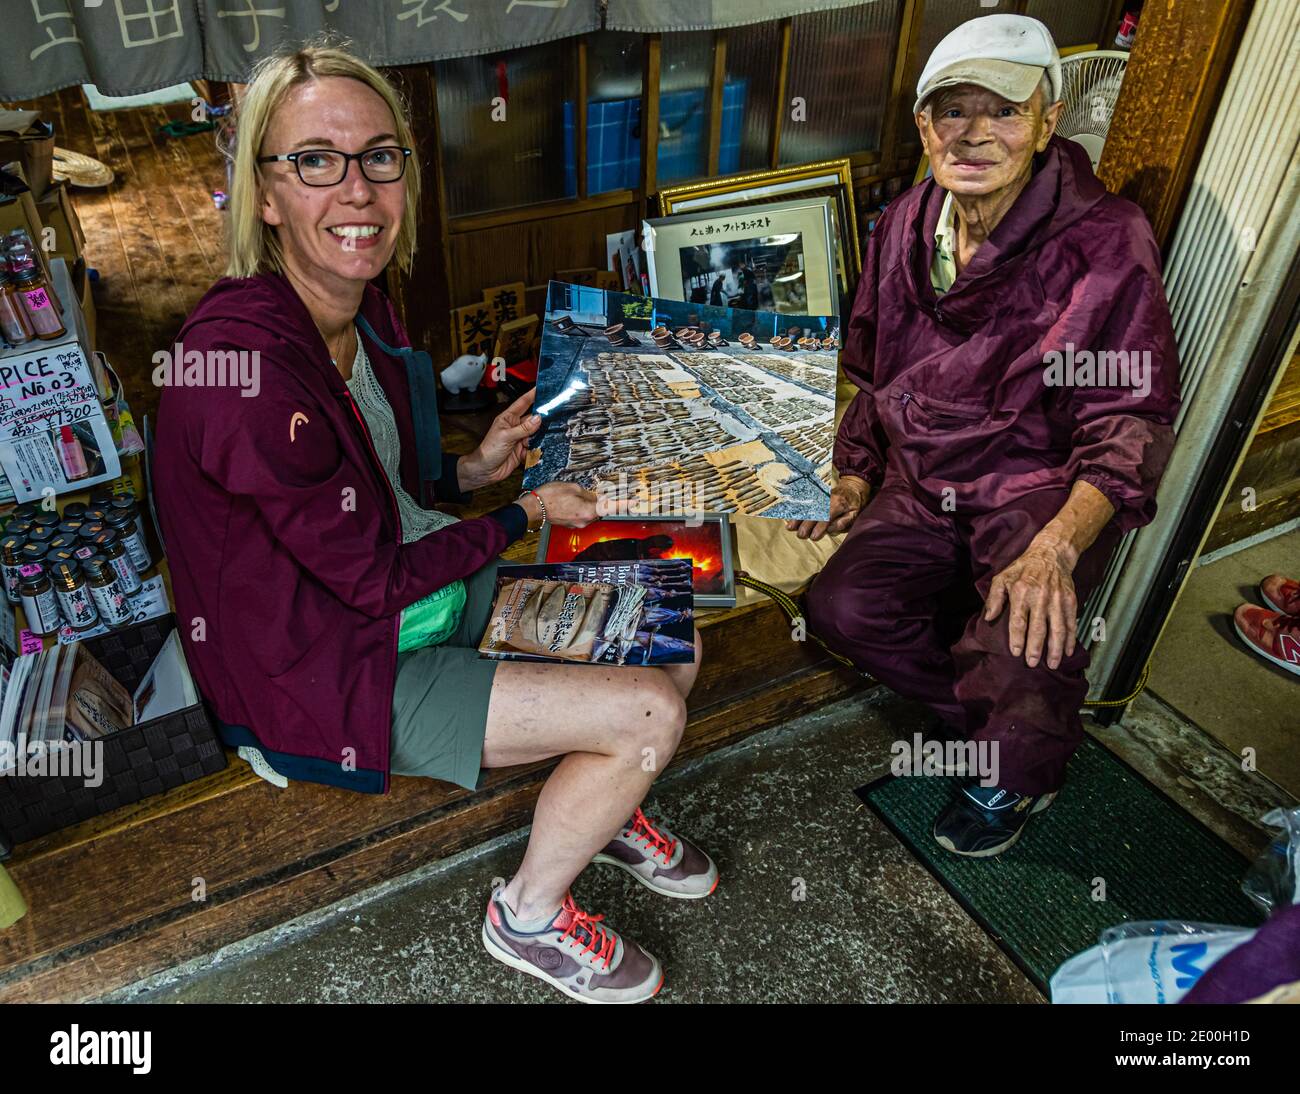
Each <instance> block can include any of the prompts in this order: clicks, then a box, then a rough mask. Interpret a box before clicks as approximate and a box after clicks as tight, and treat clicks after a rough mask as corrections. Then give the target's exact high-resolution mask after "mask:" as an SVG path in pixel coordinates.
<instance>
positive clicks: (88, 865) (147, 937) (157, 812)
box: [0, 602, 862, 1002]
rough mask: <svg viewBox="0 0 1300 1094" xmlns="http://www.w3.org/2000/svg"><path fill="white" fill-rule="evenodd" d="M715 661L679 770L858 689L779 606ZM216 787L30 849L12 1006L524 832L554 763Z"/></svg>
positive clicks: (731, 628) (744, 623) (190, 788)
mask: <svg viewBox="0 0 1300 1094" xmlns="http://www.w3.org/2000/svg"><path fill="white" fill-rule="evenodd" d="M700 623H701V631H702V633H703V640H704V644H705V651H706V653H705V659H704V665H703V667H702V670H701V673H700V678H699V681H698V683H697V686H696V689H695V691H694V692H693V694H692V696H691V702H690V704H689V708H690V721H689V724H688V726H687V730H686V734H685V736H684V738H683V741H682V744H681V747H680V748H679V750H678V753H677V756H676V757H675V759H674V761H673V762H674V763H680V762H682V761H683V760H686V759H690V758H692V757H696V756H700V755H703V754H705V753H707V752H710V751H712V750H714V749H717V748H720V747H723V746H725V745H727V744H729V743H732V742H734V741H738V740H741V739H743V738H744V737H746V736H748V735H750V734H752V733H754V732H757V731H758V730H761V729H765V728H768V727H770V726H773V725H777V724H779V723H781V722H783V721H785V720H787V719H789V718H792V717H795V716H797V715H799V714H803V713H805V712H807V711H809V710H813V709H815V708H817V707H818V706H821V705H823V704H825V703H827V702H830V701H833V700H835V699H838V698H840V697H842V696H845V695H847V694H849V693H851V692H853V691H855V690H859V689H861V688H862V682H861V680H860V679H859V678H858V677H857V676H856V675H855V674H853V673H849V672H845V671H844V670H843V669H841V668H839V667H837V666H835V665H834V663H833V662H830V661H829V660H828V659H827V658H826V657H825V655H824V654H823V653H822V651H821V650H820V648H819V647H817V646H815V645H814V644H812V643H801V642H793V641H791V638H790V631H789V627H788V625H787V623H786V621H785V618H784V617H783V616H782V615H781V614H780V612H779V611H778V610H777V609H776V608H775V606H774V605H772V604H770V603H766V602H765V603H762V604H756V605H750V606H747V607H742V608H738V609H733V610H731V611H724V612H713V613H708V614H706V615H702V617H701V621H700ZM231 759H232V762H231V766H230V767H229V768H227V769H226V770H225V771H223V772H220V773H218V774H216V775H213V776H211V777H209V778H206V779H203V780H200V781H198V782H195V783H191V784H188V785H186V786H184V787H180V788H178V789H177V790H175V791H172V792H171V793H168V794H165V795H160V796H158V797H156V798H151V799H149V800H148V801H146V802H141V803H139V804H138V805H137V806H135V807H131V808H128V809H122V810H118V811H116V812H114V813H112V814H108V815H105V816H102V817H97V818H94V819H93V820H90V821H87V822H85V823H83V824H81V825H77V826H75V827H74V828H69V829H65V830H63V831H61V832H55V833H51V834H50V835H48V836H46V837H43V838H42V839H39V840H35V841H33V842H31V843H29V844H23V845H21V846H20V847H19V848H18V849H17V851H16V853H15V856H14V858H13V859H12V860H11V861H10V862H9V863H8V864H7V868H8V870H9V872H10V874H11V875H12V876H13V878H14V880H15V881H16V882H17V883H18V885H19V887H20V888H21V889H22V891H23V892H24V893H25V894H26V895H27V898H28V903H29V905H31V910H30V911H29V912H28V914H27V915H26V916H25V917H24V918H23V919H21V920H19V922H18V923H17V924H15V925H14V926H13V927H11V928H10V929H8V930H6V931H4V932H3V933H0V1001H4V1002H7V1001H14V1000H30V1001H38V1000H65V1001H74V1000H82V999H89V998H94V997H95V996H97V995H100V994H102V993H104V992H106V991H109V990H112V989H113V988H115V987H119V986H121V985H123V984H128V983H131V982H133V981H135V980H137V979H139V978H141V977H143V976H147V975H149V974H150V973H153V972H157V971H160V970H162V969H165V968H168V967H170V966H172V965H174V964H176V963H178V962H181V961H185V960H187V959H189V958H191V957H195V956H198V955H200V954H203V953H207V952H211V951H212V950H214V949H216V948H218V947H220V946H223V945H226V944H228V943H230V942H234V941H236V940H238V939H240V938H244V937H246V936H248V935H249V934H252V933H254V932H256V931H260V930H264V929H266V928H269V927H272V926H275V925H276V924H279V923H283V922H285V921H286V920H288V919H291V918H293V917H294V916H297V915H301V914H304V913H306V912H309V911H311V910H313V909H316V908H319V907H322V906H323V905H325V904H328V903H330V902H332V901H335V900H339V899H341V898H343V897H346V896H348V895H349V894H352V893H355V892H358V891H359V890H361V889H364V888H367V887H369V886H372V885H374V884H376V883H378V882H381V881H384V880H386V879H389V878H393V877H397V876H399V875H401V874H404V873H407V872H408V871H410V870H413V869H415V868H416V867H418V866H421V865H424V864H425V863H428V862H432V861H435V860H437V859H439V858H443V857H445V856H447V855H450V854H454V853H455V852H457V851H461V850H463V849H465V848H467V847H472V846H474V845H476V844H478V843H481V842H483V841H484V840H487V839H491V838H492V837H494V836H497V835H499V834H501V833H503V832H508V831H511V830H513V829H516V828H518V827H520V826H521V825H523V824H526V823H527V821H528V818H529V816H530V815H531V810H532V806H533V803H534V801H535V800H536V798H537V794H538V793H539V791H540V789H541V786H542V783H543V782H544V780H545V777H546V774H547V772H548V771H549V769H550V767H551V766H552V763H545V764H534V765H529V766H526V767H516V768H509V769H504V770H500V771H495V772H493V773H492V775H491V777H490V778H489V780H488V782H487V785H486V786H485V787H484V788H482V789H481V790H479V791H477V792H473V793H471V792H469V791H465V790H463V789H461V788H459V787H454V786H450V785H447V784H442V783H435V782H432V781H430V780H427V779H416V778H394V779H393V780H392V790H391V792H390V793H389V794H388V795H360V794H355V793H352V792H350V791H345V790H339V789H335V788H332V787H326V786H320V785H316V784H311V783H291V784H290V786H289V787H288V789H286V790H279V789H277V788H275V787H272V786H271V785H270V784H268V783H266V782H264V781H262V780H261V779H259V778H257V777H256V776H255V775H253V774H252V773H251V770H250V769H249V767H248V766H247V765H246V764H244V763H243V762H242V761H240V760H238V759H236V758H234V757H233V756H232V758H231Z"/></svg>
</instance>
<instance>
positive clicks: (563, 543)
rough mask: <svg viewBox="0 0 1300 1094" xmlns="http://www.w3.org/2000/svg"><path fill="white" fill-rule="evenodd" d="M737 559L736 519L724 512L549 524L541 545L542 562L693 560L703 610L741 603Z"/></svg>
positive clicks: (697, 595)
mask: <svg viewBox="0 0 1300 1094" xmlns="http://www.w3.org/2000/svg"><path fill="white" fill-rule="evenodd" d="M733 557H734V556H733V554H732V547H731V521H730V520H728V519H727V517H726V515H725V514H722V513H710V514H707V515H705V516H704V517H703V518H702V519H700V520H662V519H660V518H646V517H639V516H626V517H604V518H602V519H601V520H598V521H596V522H595V523H594V524H589V525H587V527H586V528H556V527H555V526H554V525H553V524H547V525H546V527H545V528H543V529H542V540H541V543H540V545H539V546H538V548H537V561H538V562H623V561H632V560H639V559H647V558H685V559H690V562H691V576H692V577H693V579H694V581H693V587H694V589H695V606H696V607H697V608H734V607H735V606H736V575H735V570H734V564H733V561H732V560H733Z"/></svg>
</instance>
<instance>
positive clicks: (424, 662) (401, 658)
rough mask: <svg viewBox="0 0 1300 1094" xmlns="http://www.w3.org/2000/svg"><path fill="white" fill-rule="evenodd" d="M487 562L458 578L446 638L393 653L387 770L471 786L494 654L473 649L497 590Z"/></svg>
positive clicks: (478, 776) (493, 568) (475, 782)
mask: <svg viewBox="0 0 1300 1094" xmlns="http://www.w3.org/2000/svg"><path fill="white" fill-rule="evenodd" d="M499 565H501V560H497V561H496V562H489V563H488V564H487V565H486V566H484V567H483V568H482V569H481V570H479V571H477V572H476V573H474V574H472V575H470V576H469V577H467V578H466V579H465V594H466V596H465V612H464V615H463V616H462V617H461V621H460V626H458V627H457V628H456V630H455V631H453V632H452V635H451V637H450V638H448V639H447V641H446V642H443V643H442V644H441V645H437V646H425V647H423V648H421V649H418V650H410V651H408V652H407V653H399V654H398V655H397V682H396V683H395V684H394V685H393V738H392V748H391V753H390V757H389V770H390V771H391V772H392V773H393V774H394V775H424V776H426V777H428V778H430V779H441V780H442V781H443V782H450V783H456V785H458V786H463V787H465V789H466V790H475V789H477V788H478V786H479V783H480V781H481V780H482V776H483V774H484V772H483V771H482V770H481V768H480V761H481V760H482V758H483V738H484V736H485V735H486V733H487V712H488V700H489V699H490V698H491V695H492V678H493V676H494V675H495V674H496V671H497V665H498V664H500V662H498V661H488V660H485V659H483V658H480V657H479V655H478V644H479V642H480V641H481V640H482V638H483V632H484V631H486V630H487V625H488V617H489V616H490V615H491V612H492V599H493V597H494V595H495V594H496V575H497V567H498V566H499Z"/></svg>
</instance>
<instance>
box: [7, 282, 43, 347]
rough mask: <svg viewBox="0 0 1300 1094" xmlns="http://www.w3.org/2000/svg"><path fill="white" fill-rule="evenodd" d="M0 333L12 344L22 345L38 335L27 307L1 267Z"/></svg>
mask: <svg viewBox="0 0 1300 1094" xmlns="http://www.w3.org/2000/svg"><path fill="white" fill-rule="evenodd" d="M0 334H3V335H4V337H5V340H6V341H7V342H9V343H10V344H11V345H15V346H21V345H22V344H23V343H24V342H30V341H31V340H32V339H33V338H35V337H36V332H35V331H33V330H32V324H31V321H30V320H29V319H28V318H27V309H26V308H25V307H23V302H22V300H21V299H20V298H19V296H18V292H17V290H16V289H15V288H14V285H13V282H12V281H11V280H10V279H9V276H8V274H6V273H5V271H4V270H3V269H0Z"/></svg>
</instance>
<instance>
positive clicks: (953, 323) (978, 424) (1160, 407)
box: [787, 15, 1178, 857]
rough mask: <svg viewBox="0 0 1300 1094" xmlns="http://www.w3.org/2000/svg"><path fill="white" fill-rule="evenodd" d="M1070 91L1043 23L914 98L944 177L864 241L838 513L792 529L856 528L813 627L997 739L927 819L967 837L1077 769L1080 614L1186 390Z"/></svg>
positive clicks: (818, 587) (1134, 512)
mask: <svg viewBox="0 0 1300 1094" xmlns="http://www.w3.org/2000/svg"><path fill="white" fill-rule="evenodd" d="M1060 95H1061V68H1060V58H1059V54H1058V53H1057V50H1056V46H1055V44H1054V43H1053V42H1052V38H1051V35H1050V34H1049V32H1048V30H1047V28H1046V27H1045V26H1043V24H1042V23H1040V22H1038V21H1037V20H1035V19H1030V18H1027V17H1024V16H1017V15H990V16H986V17H984V18H981V19H974V20H971V21H970V22H968V23H965V24H964V25H962V26H961V27H959V28H958V29H956V30H955V31H953V32H952V33H951V34H949V35H948V36H947V37H946V38H945V39H944V40H943V41H942V42H940V43H939V45H938V46H937V47H936V48H935V51H934V53H933V54H932V55H931V57H930V59H929V62H928V63H927V64H926V66H925V69H924V71H923V72H922V74H921V79H920V82H919V84H918V87H917V96H918V97H917V101H916V106H915V114H916V125H917V128H918V129H919V130H920V134H921V141H922V143H923V145H924V147H925V151H926V154H927V155H928V156H929V159H930V164H931V167H932V170H933V174H934V177H933V178H932V179H928V180H926V181H925V182H923V183H922V184H920V185H919V186H916V187H913V188H912V189H911V190H910V191H908V192H907V193H905V194H904V195H902V196H901V197H900V198H898V200H896V201H895V202H894V203H893V204H892V205H891V206H890V207H889V209H888V210H887V212H886V213H885V214H884V215H883V216H882V217H881V219H880V221H879V222H878V223H877V225H876V229H875V232H874V233H873V234H872V237H871V240H870V244H869V246H868V247H867V253H866V259H865V262H864V268H863V272H862V280H861V284H860V285H859V288H858V293H857V298H856V300H855V303H854V306H853V312H852V315H851V317H850V319H849V322H848V327H847V334H846V337H845V343H844V352H843V363H844V371H845V373H846V375H847V376H848V377H849V378H850V379H851V380H852V381H853V382H854V383H855V384H856V385H857V387H858V388H859V389H860V390H859V391H858V393H857V394H856V397H855V398H854V401H853V403H852V404H851V405H850V407H849V408H848V410H847V412H846V414H845V416H844V419H843V421H842V423H841V425H840V429H839V433H838V435H837V437H836V442H835V461H834V462H835V467H836V470H837V471H838V472H839V482H838V485H837V486H836V488H835V490H834V492H833V494H832V497H831V519H830V521H829V522H822V523H815V524H814V523H812V522H789V523H788V525H787V526H788V527H790V528H791V530H793V531H796V532H797V533H798V534H799V535H800V536H801V537H812V538H814V539H816V538H820V537H821V536H822V535H824V534H826V532H827V531H830V532H842V531H846V530H847V531H848V533H849V534H848V536H847V537H846V538H845V540H844V542H843V544H842V545H841V546H840V547H839V549H838V550H837V551H836V553H835V554H834V555H833V556H832V558H831V560H830V562H829V563H828V564H827V566H826V568H825V569H824V570H823V571H822V572H821V574H819V575H818V577H817V578H816V580H815V581H814V583H813V585H812V587H811V588H810V590H809V592H808V595H807V598H806V608H807V614H808V625H809V627H810V629H811V630H812V631H813V633H815V634H817V635H819V636H820V637H821V638H823V639H824V640H825V641H826V642H827V643H828V644H829V645H831V646H832V647H833V648H835V649H838V650H840V651H841V652H843V653H844V654H845V655H846V656H848V657H850V658H851V659H852V660H853V661H854V663H855V664H856V665H857V666H858V667H859V668H860V669H861V670H863V671H864V672H867V673H870V674H871V675H872V676H874V677H875V678H877V679H878V680H880V681H882V682H884V683H885V684H887V685H889V686H890V687H891V688H893V689H894V690H895V691H897V692H898V693H899V694H901V695H904V696H907V697H909V698H913V699H918V700H921V701H922V702H924V703H926V704H928V705H929V706H930V708H931V709H932V710H933V711H934V712H935V713H936V714H937V716H938V719H939V721H940V723H941V729H940V734H941V735H942V736H944V737H947V738H949V739H952V738H957V739H971V740H974V741H976V742H977V743H978V742H989V743H990V746H991V747H988V748H987V750H985V749H980V750H979V752H978V753H977V754H980V755H991V759H992V765H991V766H992V767H993V769H994V772H995V773H996V774H995V776H994V778H995V785H983V784H984V783H986V782H993V781H994V779H991V778H990V772H981V773H980V775H981V777H980V778H978V779H977V778H974V777H972V776H971V774H970V773H969V772H968V773H967V776H968V778H967V781H966V782H964V783H963V784H961V785H960V788H959V789H958V790H957V791H956V792H955V793H954V796H953V799H952V801H951V803H950V804H949V805H948V806H947V807H946V808H945V809H944V811H943V812H942V813H941V814H940V815H939V817H938V819H937V820H936V822H935V826H934V835H935V838H936V839H937V840H938V842H939V843H940V844H941V845H942V846H944V847H946V848H947V849H948V850H950V851H954V852H956V853H957V854H961V855H969V856H976V857H983V856H988V855H995V854H998V853H999V852H1001V851H1003V850H1005V849H1006V848H1008V847H1010V846H1011V844H1013V843H1014V842H1015V841H1016V839H1017V838H1019V835H1020V833H1021V831H1022V830H1023V828H1024V825H1025V823H1026V821H1027V820H1028V818H1029V817H1030V816H1031V815H1032V814H1034V813H1037V812H1039V811H1040V810H1042V809H1044V808H1046V807H1047V806H1048V805H1050V804H1051V802H1052V800H1053V798H1054V797H1055V796H1056V792H1057V791H1058V790H1059V789H1060V788H1061V785H1062V783H1063V781H1064V777H1065V765H1066V761H1067V760H1068V759H1069V758H1070V755H1071V754H1072V753H1073V751H1074V749H1075V748H1076V747H1077V746H1078V744H1079V742H1080V741H1081V740H1082V738H1083V727H1082V724H1081V722H1080V718H1079V709H1080V706H1081V704H1082V702H1083V699H1084V697H1085V694H1086V691H1087V682H1086V680H1085V678H1084V669H1085V668H1086V666H1087V663H1088V657H1087V653H1086V651H1085V650H1084V649H1083V648H1082V647H1081V646H1080V645H1079V644H1078V643H1077V642H1076V638H1075V630H1076V613H1077V611H1078V610H1079V605H1080V604H1081V603H1082V602H1083V601H1084V600H1085V599H1086V598H1087V596H1088V594H1089V593H1090V592H1091V591H1092V590H1093V588H1095V586H1096V584H1097V582H1098V580H1099V579H1100V577H1101V576H1102V574H1103V572H1104V570H1105V567H1106V563H1107V560H1108V559H1109V557H1110V554H1111V551H1112V549H1113V547H1114V546H1115V543H1116V542H1117V540H1118V538H1119V536H1120V535H1121V534H1122V533H1123V532H1125V531H1127V530H1128V529H1130V528H1136V527H1138V526H1140V525H1143V524H1145V523H1147V522H1148V521H1150V520H1151V518H1152V516H1153V515H1154V513H1155V503H1154V500H1153V495H1154V492H1155V487H1156V483H1157V481H1158V480H1159V477H1160V475H1161V472H1162V471H1163V470H1164V466H1165V463H1166V461H1167V459H1168V456H1169V452H1170V448H1171V446H1172V443H1173V431H1172V428H1171V427H1172V422H1173V419H1174V414H1175V411H1176V409H1177V405H1178V392H1177V361H1176V356H1175V348H1174V339H1173V331H1172V328H1171V325H1170V320H1169V310H1168V304H1167V302H1166V300H1165V295H1164V291H1163V288H1162V285H1161V280H1160V271H1159V262H1160V256H1159V253H1158V251H1157V248H1156V244H1155V240H1154V238H1153V236H1152V232H1151V229H1150V226H1149V225H1148V223H1147V221H1146V220H1145V218H1144V217H1143V215H1142V213H1141V211H1140V210H1139V209H1138V208H1137V207H1136V206H1135V205H1133V204H1131V203H1130V202H1128V201H1125V200H1123V199H1121V198H1118V197H1115V196H1114V195H1111V194H1108V193H1107V192H1106V190H1105V188H1104V187H1103V186H1102V185H1101V183H1100V182H1098V181H1097V178H1096V176H1095V175H1094V174H1093V172H1092V167H1091V165H1090V163H1089V160H1088V156H1087V154H1086V153H1085V151H1084V150H1083V148H1081V147H1080V146H1079V145H1077V144H1075V143H1074V142H1072V141H1068V140H1065V139H1063V138H1061V137H1058V136H1055V135H1054V132H1053V131H1054V129H1055V126H1056V121H1057V117H1058V115H1059V112H1060V110H1061V105H1062V104H1061V103H1060V102H1059V101H1058V100H1059V99H1060ZM967 754H969V750H968V752H967Z"/></svg>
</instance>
